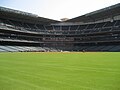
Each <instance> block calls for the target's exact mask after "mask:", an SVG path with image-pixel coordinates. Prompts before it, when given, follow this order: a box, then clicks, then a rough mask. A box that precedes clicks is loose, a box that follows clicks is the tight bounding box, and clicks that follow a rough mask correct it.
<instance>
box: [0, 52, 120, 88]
mask: <svg viewBox="0 0 120 90" xmlns="http://www.w3.org/2000/svg"><path fill="white" fill-rule="evenodd" d="M0 90H120V53H119V52H114V53H113V52H100V53H99V52H86V53H52V52H51V53H37V52H36V53H35V52H31V53H30V52H29V53H24V52H22V53H0Z"/></svg>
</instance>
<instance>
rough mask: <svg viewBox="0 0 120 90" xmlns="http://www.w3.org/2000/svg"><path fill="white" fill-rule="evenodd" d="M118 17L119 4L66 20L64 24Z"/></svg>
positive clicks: (119, 12) (119, 11)
mask: <svg viewBox="0 0 120 90" xmlns="http://www.w3.org/2000/svg"><path fill="white" fill-rule="evenodd" d="M117 15H120V3H118V4H116V5H113V6H109V7H106V8H103V9H100V10H97V11H94V12H91V13H88V14H85V15H82V16H79V17H76V18H72V19H69V20H67V21H66V22H93V21H97V20H102V19H106V18H109V17H114V16H117Z"/></svg>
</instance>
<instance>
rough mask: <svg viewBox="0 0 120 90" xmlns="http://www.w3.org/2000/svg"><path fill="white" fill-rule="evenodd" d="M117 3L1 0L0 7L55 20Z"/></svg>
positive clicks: (111, 0)
mask: <svg viewBox="0 0 120 90" xmlns="http://www.w3.org/2000/svg"><path fill="white" fill-rule="evenodd" d="M117 3H120V0H0V6H3V7H7V8H11V9H16V10H20V11H25V12H29V13H33V14H37V15H39V16H40V17H45V18H49V19H54V20H60V19H61V18H69V19H71V18H75V17H78V16H81V15H84V14H86V13H90V12H92V11H96V10H99V9H102V8H105V7H108V6H111V5H114V4H117Z"/></svg>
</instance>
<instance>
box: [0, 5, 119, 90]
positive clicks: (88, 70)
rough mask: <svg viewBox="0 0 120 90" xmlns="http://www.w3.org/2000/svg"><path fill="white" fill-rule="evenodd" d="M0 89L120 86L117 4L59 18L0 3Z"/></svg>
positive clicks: (97, 89) (93, 89) (110, 88)
mask: <svg viewBox="0 0 120 90" xmlns="http://www.w3.org/2000/svg"><path fill="white" fill-rule="evenodd" d="M0 90H120V3H118V4H115V5H112V6H108V7H105V8H102V9H100V10H97V11H93V12H89V13H87V14H84V15H81V16H78V17H75V18H72V19H67V18H63V19H62V20H61V21H59V20H53V19H49V18H45V17H40V16H38V15H36V14H32V13H28V12H24V11H19V10H14V9H11V8H6V7H2V6H0Z"/></svg>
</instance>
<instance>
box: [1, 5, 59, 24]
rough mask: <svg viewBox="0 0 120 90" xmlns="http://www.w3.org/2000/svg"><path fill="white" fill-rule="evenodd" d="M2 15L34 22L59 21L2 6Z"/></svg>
mask: <svg viewBox="0 0 120 90" xmlns="http://www.w3.org/2000/svg"><path fill="white" fill-rule="evenodd" d="M0 17H2V18H9V19H16V20H17V19H18V20H22V21H29V22H32V23H33V22H34V23H41V24H43V23H55V22H59V21H57V20H52V19H48V18H43V17H40V16H38V15H36V14H32V13H27V12H23V11H19V10H13V9H9V8H5V7H0Z"/></svg>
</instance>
